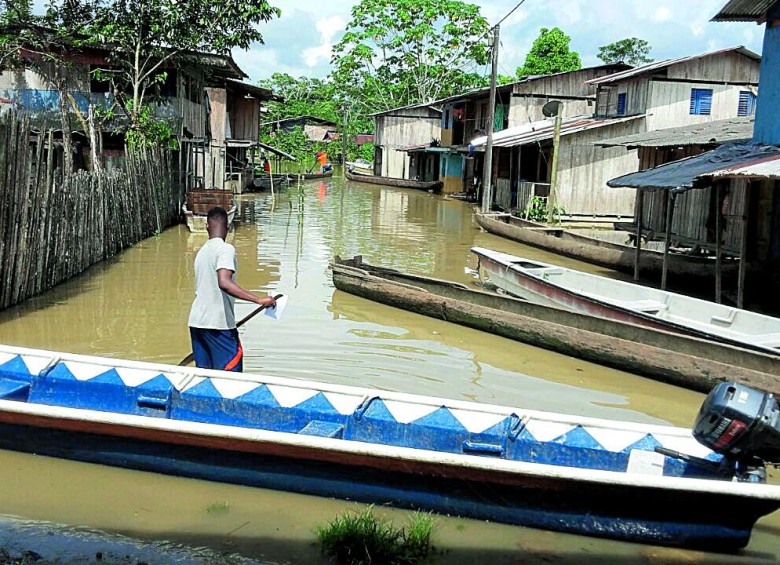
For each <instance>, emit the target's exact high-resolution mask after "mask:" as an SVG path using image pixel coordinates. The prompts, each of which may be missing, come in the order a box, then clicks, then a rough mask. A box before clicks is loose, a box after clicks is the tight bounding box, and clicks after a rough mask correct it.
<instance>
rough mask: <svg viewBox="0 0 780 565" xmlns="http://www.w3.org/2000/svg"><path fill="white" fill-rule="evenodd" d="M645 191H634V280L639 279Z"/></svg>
mask: <svg viewBox="0 0 780 565" xmlns="http://www.w3.org/2000/svg"><path fill="white" fill-rule="evenodd" d="M644 200H645V191H644V190H642V189H641V188H640V189H638V190H637V193H636V210H637V212H636V254H635V255H634V281H638V280H639V262H640V256H641V254H642V214H643V212H644Z"/></svg>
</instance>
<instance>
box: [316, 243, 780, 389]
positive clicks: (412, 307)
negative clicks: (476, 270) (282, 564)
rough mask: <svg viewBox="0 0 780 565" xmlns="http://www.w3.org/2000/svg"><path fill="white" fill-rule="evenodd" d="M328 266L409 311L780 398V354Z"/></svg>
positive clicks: (646, 372)
mask: <svg viewBox="0 0 780 565" xmlns="http://www.w3.org/2000/svg"><path fill="white" fill-rule="evenodd" d="M331 270H332V276H333V284H334V286H335V287H336V288H337V289H339V290H340V291H344V292H348V293H350V294H354V295H357V296H361V297H363V298H367V299H369V300H374V301H377V302H381V303H384V304H388V305H390V306H394V307H396V308H402V309H403V310H405V311H408V312H416V313H418V314H423V315H426V316H431V317H434V318H438V319H442V320H445V321H448V322H452V323H456V324H460V325H464V326H468V327H471V328H474V329H478V330H482V331H486V332H489V333H493V334H496V335H500V336H502V337H506V338H509V339H514V340H517V341H521V342H524V343H529V344H531V345H534V346H537V347H543V348H545V349H550V350H553V351H557V352H559V353H563V354H565V355H571V356H574V357H578V358H581V359H585V360H587V361H592V362H595V363H599V364H602V365H607V366H609V367H613V368H616V369H621V370H624V371H629V372H631V373H634V374H638V375H642V376H646V377H650V378H654V379H656V380H660V381H663V382H668V383H671V384H675V385H677V386H683V387H686V388H689V389H693V390H698V391H700V392H709V391H710V390H711V389H712V387H714V386H715V385H716V384H718V383H720V382H724V381H729V380H733V381H737V382H740V383H741V384H744V385H746V386H750V387H752V388H757V389H760V390H764V391H767V392H771V393H773V394H775V395H778V396H780V381H778V379H777V377H776V375H777V374H780V358H778V357H774V356H770V355H766V354H763V353H760V352H755V351H750V350H747V349H744V348H738V347H734V346H731V345H727V344H721V343H713V342H711V341H708V340H703V339H698V338H694V337H686V336H681V335H678V334H675V333H672V332H668V331H663V330H653V329H651V328H647V327H644V326H639V325H635V324H627V323H619V322H616V321H612V320H608V319H599V318H594V317H592V316H589V315H583V314H581V313H577V312H572V311H569V310H565V309H561V308H559V307H546V306H543V305H540V304H536V303H533V302H528V301H524V300H518V299H516V298H513V297H511V296H507V295H499V294H495V293H490V292H485V291H482V290H476V289H472V288H469V287H466V286H465V285H461V284H458V283H452V282H449V281H442V280H438V279H432V278H429V277H424V276H420V275H410V274H406V273H401V272H398V271H395V270H393V269H384V268H380V267H375V266H372V265H368V264H366V263H363V262H362V261H361V260H359V259H358V258H355V259H349V260H343V261H342V260H338V261H337V262H336V263H333V264H332V265H331ZM335 299H336V297H335V296H334V302H335Z"/></svg>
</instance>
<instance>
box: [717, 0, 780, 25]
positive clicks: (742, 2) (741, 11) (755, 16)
mask: <svg viewBox="0 0 780 565" xmlns="http://www.w3.org/2000/svg"><path fill="white" fill-rule="evenodd" d="M775 2H777V0H730V1H729V3H728V4H726V5H725V6H724V7H723V8H722V9H721V11H720V12H718V13H717V15H716V16H715V17H714V18H712V21H713V22H760V21H763V20H764V16H765V15H766V13H767V11H768V10H769V8H771V7H772V5H773V4H774V3H775Z"/></svg>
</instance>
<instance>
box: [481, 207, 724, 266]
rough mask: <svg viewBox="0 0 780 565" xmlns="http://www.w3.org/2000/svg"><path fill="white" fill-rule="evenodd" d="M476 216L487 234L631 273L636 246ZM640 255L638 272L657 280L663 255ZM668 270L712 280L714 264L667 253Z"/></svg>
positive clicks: (644, 251)
mask: <svg viewBox="0 0 780 565" xmlns="http://www.w3.org/2000/svg"><path fill="white" fill-rule="evenodd" d="M475 216H476V220H477V223H478V224H479V226H480V227H481V228H482V229H484V230H485V231H487V232H489V233H492V234H495V235H499V236H501V237H505V238H507V239H511V240H513V241H517V242H519V243H524V244H526V245H531V246H533V247H538V248H540V249H545V250H547V251H551V252H552V253H557V254H558V255H563V256H565V257H571V258H572V259H579V260H580V261H585V262H586V263H591V264H593V265H599V266H601V267H607V268H609V269H614V270H616V271H622V272H626V273H633V272H634V263H635V258H636V247H632V246H629V245H622V244H619V243H613V242H610V241H605V240H603V239H598V238H596V237H589V236H586V235H582V234H579V233H575V232H573V231H571V230H567V229H565V228H562V227H550V226H547V225H544V224H539V223H536V222H530V221H527V220H523V219H522V218H518V217H517V216H513V215H511V214H505V213H490V214H484V213H477V214H476V215H475ZM639 253H640V258H639V269H640V272H641V273H642V274H643V275H646V276H655V277H660V276H661V273H662V270H663V261H664V254H663V253H662V252H660V251H655V250H652V249H644V248H643V249H641V250H640V252H639ZM667 269H668V273H669V274H670V275H675V276H677V275H679V276H681V277H686V278H690V277H696V278H701V277H713V276H714V275H715V261H714V259H712V258H706V257H697V256H691V255H683V254H680V253H670V254H669V256H668V267H667ZM735 272H736V263H733V262H725V263H724V264H723V273H724V274H725V275H733V274H734V273H735Z"/></svg>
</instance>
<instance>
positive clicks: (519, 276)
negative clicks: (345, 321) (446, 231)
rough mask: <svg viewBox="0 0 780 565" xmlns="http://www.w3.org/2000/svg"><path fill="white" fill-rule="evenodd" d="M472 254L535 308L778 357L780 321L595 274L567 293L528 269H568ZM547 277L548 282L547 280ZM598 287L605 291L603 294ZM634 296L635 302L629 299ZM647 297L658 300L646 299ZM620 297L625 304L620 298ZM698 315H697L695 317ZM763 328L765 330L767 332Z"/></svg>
mask: <svg viewBox="0 0 780 565" xmlns="http://www.w3.org/2000/svg"><path fill="white" fill-rule="evenodd" d="M472 252H473V253H475V254H476V255H477V256H478V257H479V262H480V267H481V268H483V269H484V270H485V271H486V272H487V273H488V276H489V278H490V279H491V280H492V281H493V282H494V283H495V284H496V285H497V286H498V287H500V288H502V289H503V290H505V291H506V292H508V293H510V294H513V295H515V296H518V297H520V298H523V299H526V300H529V301H532V302H535V303H537V304H541V305H545V306H555V307H564V308H568V309H570V310H572V311H575V312H581V313H583V314H588V315H590V316H596V317H599V318H604V319H608V320H615V321H618V322H623V323H630V324H636V325H640V326H643V327H648V328H651V329H656V330H665V331H669V332H673V333H677V334H681V335H687V336H694V337H699V338H702V339H708V340H713V341H717V342H720V343H725V344H730V345H734V346H737V347H742V348H745V349H750V350H754V351H760V352H762V353H765V354H768V355H775V356H777V355H780V349H779V348H778V345H780V320H778V319H776V318H771V317H769V316H763V315H760V314H755V313H751V312H748V311H745V310H739V309H736V308H731V307H728V306H723V305H720V304H714V303H709V302H707V301H704V300H700V299H696V298H692V297H687V296H683V295H679V294H675V293H671V292H666V291H660V290H657V289H648V288H647V287H642V286H639V285H634V284H631V283H626V282H623V281H614V280H609V279H605V278H604V277H599V276H596V275H588V274H580V277H582V278H587V279H589V283H588V284H589V286H588V289H587V290H586V289H584V288H568V287H566V286H563V285H562V284H558V283H557V281H556V280H555V277H554V276H553V274H552V272H550V274H549V275H548V274H543V275H542V276H536V275H535V274H533V273H531V272H529V270H528V269H526V268H525V267H524V264H527V265H528V266H532V267H531V268H532V269H533V268H540V267H541V268H547V269H552V270H553V271H560V272H566V271H571V270H569V269H565V268H563V267H556V266H550V265H545V264H543V263H537V262H534V261H527V260H524V259H522V258H520V257H514V256H511V255H508V254H505V253H501V252H495V251H492V250H489V249H481V248H473V249H472ZM571 272H576V271H571ZM548 276H549V277H550V280H547V278H548ZM600 285H602V286H603V285H607V286H605V287H604V288H603V289H602V288H600ZM610 292H612V293H613V294H612V296H610ZM632 292H634V293H635V294H636V298H634V297H631V299H628V300H626V299H625V298H626V297H627V295H629V294H631V293H632ZM645 295H649V296H651V297H657V298H648V299H645V300H642V299H641V297H643V296H645ZM621 296H622V297H623V298H624V299H623V300H621V299H619V298H620V297H621ZM710 310H712V312H710ZM694 312H697V314H695V315H694ZM686 316H687V317H686ZM752 320H754V321H755V327H756V331H755V332H753V333H751V334H742V333H740V332H739V331H738V330H737V329H736V328H738V327H742V328H746V327H749V326H750V325H751V321H752ZM759 324H760V325H759ZM732 328H733V329H732ZM759 328H765V330H764V331H763V333H762V331H759Z"/></svg>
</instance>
